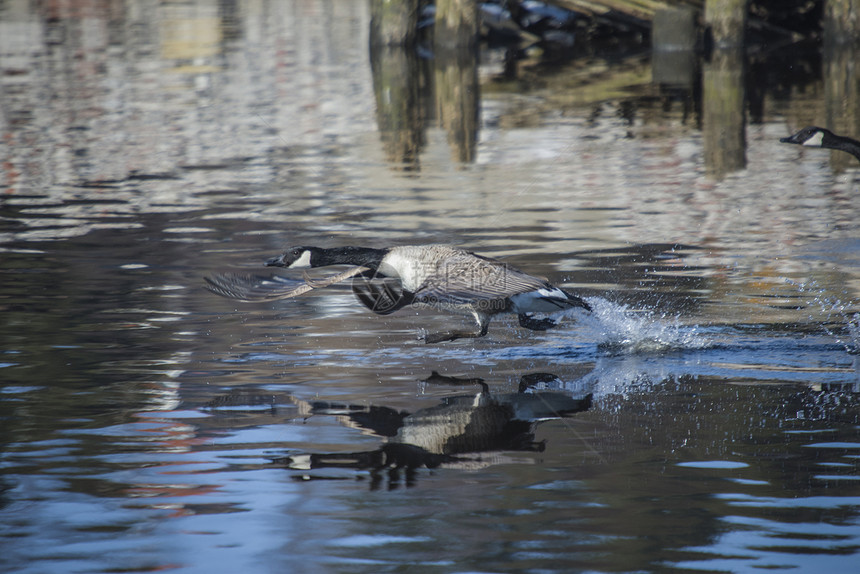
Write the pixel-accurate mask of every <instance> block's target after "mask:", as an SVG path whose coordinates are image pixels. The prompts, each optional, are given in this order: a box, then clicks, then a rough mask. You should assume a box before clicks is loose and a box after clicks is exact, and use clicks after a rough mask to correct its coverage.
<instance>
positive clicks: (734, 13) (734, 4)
mask: <svg viewBox="0 0 860 574" xmlns="http://www.w3.org/2000/svg"><path fill="white" fill-rule="evenodd" d="M705 23H706V24H707V26H708V28H709V30H710V34H711V40H712V41H713V47H714V48H717V49H720V48H729V47H735V46H742V45H743V43H744V36H745V31H746V24H747V0H706V2H705Z"/></svg>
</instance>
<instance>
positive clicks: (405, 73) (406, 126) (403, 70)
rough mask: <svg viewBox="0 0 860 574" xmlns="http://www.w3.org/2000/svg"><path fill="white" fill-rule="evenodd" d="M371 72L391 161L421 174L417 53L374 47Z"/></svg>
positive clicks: (382, 133)
mask: <svg viewBox="0 0 860 574" xmlns="http://www.w3.org/2000/svg"><path fill="white" fill-rule="evenodd" d="M370 69H371V73H372V75H373V94H374V96H375V98H376V123H377V125H378V127H379V134H380V139H381V140H382V147H383V149H384V150H385V154H386V156H387V158H388V161H390V162H392V163H393V164H395V165H396V166H398V167H400V168H401V169H404V170H406V171H417V170H418V169H420V151H421V147H422V146H423V144H424V133H423V121H422V117H421V106H420V98H419V93H420V92H419V87H420V83H421V81H420V68H419V62H418V58H417V56H416V54H415V50H413V49H411V48H400V47H387V46H376V45H373V44H371V48H370Z"/></svg>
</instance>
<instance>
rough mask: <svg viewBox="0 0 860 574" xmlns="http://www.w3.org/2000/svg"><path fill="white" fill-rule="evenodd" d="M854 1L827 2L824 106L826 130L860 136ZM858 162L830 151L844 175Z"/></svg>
mask: <svg viewBox="0 0 860 574" xmlns="http://www.w3.org/2000/svg"><path fill="white" fill-rule="evenodd" d="M857 4H858V3H857V2H855V1H851V0H827V2H826V3H825V11H824V23H823V24H824V106H825V121H826V123H827V127H828V128H830V129H831V130H833V131H834V132H836V133H838V134H844V135H847V136H850V137H853V138H856V137H858V136H860V110H858V106H860V83H858V82H860V71H858V69H857V62H860V60H858V57H860V39H858V31H860V6H858V5H857ZM849 165H856V160H855V159H854V158H852V157H851V156H850V155H848V154H846V153H845V152H841V151H836V150H833V151H831V152H830V166H831V167H832V168H833V170H834V171H836V172H842V171H844V170H845V168H846V167H848V166H849Z"/></svg>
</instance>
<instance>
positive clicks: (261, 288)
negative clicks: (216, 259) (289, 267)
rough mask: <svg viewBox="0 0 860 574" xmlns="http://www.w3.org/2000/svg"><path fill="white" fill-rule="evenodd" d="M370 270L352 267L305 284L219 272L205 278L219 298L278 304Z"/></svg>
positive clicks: (270, 276) (210, 288) (288, 280)
mask: <svg viewBox="0 0 860 574" xmlns="http://www.w3.org/2000/svg"><path fill="white" fill-rule="evenodd" d="M365 271H367V268H366V267H361V266H358V267H350V268H349V269H347V270H346V271H343V272H341V273H337V274H335V275H330V276H328V277H324V278H322V279H319V280H309V278H307V277H306V279H305V280H304V281H298V280H296V279H289V278H287V277H281V276H280V275H269V276H263V275H252V274H248V273H220V274H218V275H213V276H212V277H205V280H206V288H207V289H209V291H212V292H213V293H217V294H218V295H221V296H224V297H229V298H231V299H237V300H239V301H248V302H253V301H277V300H279V299H290V298H292V297H298V296H299V295H303V294H304V293H307V292H308V291H312V290H314V289H321V288H323V287H328V286H329V285H333V284H334V283H338V282H340V281H343V280H344V279H348V278H350V277H353V276H355V275H360V274H361V273H364V272H365Z"/></svg>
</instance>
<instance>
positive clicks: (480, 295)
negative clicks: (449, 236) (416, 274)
mask: <svg viewBox="0 0 860 574" xmlns="http://www.w3.org/2000/svg"><path fill="white" fill-rule="evenodd" d="M551 288H552V286H551V285H550V284H549V283H548V282H547V281H545V280H543V279H540V278H538V277H533V276H532V275H528V274H527V273H524V272H522V271H520V270H519V269H516V268H515V267H511V266H510V265H508V264H506V263H503V262H501V261H498V260H495V259H489V258H486V257H481V256H479V255H475V254H473V253H469V252H461V253H458V254H455V255H453V256H451V257H448V258H446V259H445V260H444V261H443V262H441V263H440V265H439V267H438V268H437V272H436V273H435V274H433V275H432V276H430V277H428V278H427V279H426V280H425V282H424V283H423V284H422V285H421V287H420V288H419V289H418V290H417V291H416V293H415V297H416V299H417V300H419V301H422V302H431V303H450V304H469V303H474V302H475V301H480V300H498V299H505V298H508V297H511V296H513V295H518V294H520V293H526V292H529V291H535V290H537V289H551Z"/></svg>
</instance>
